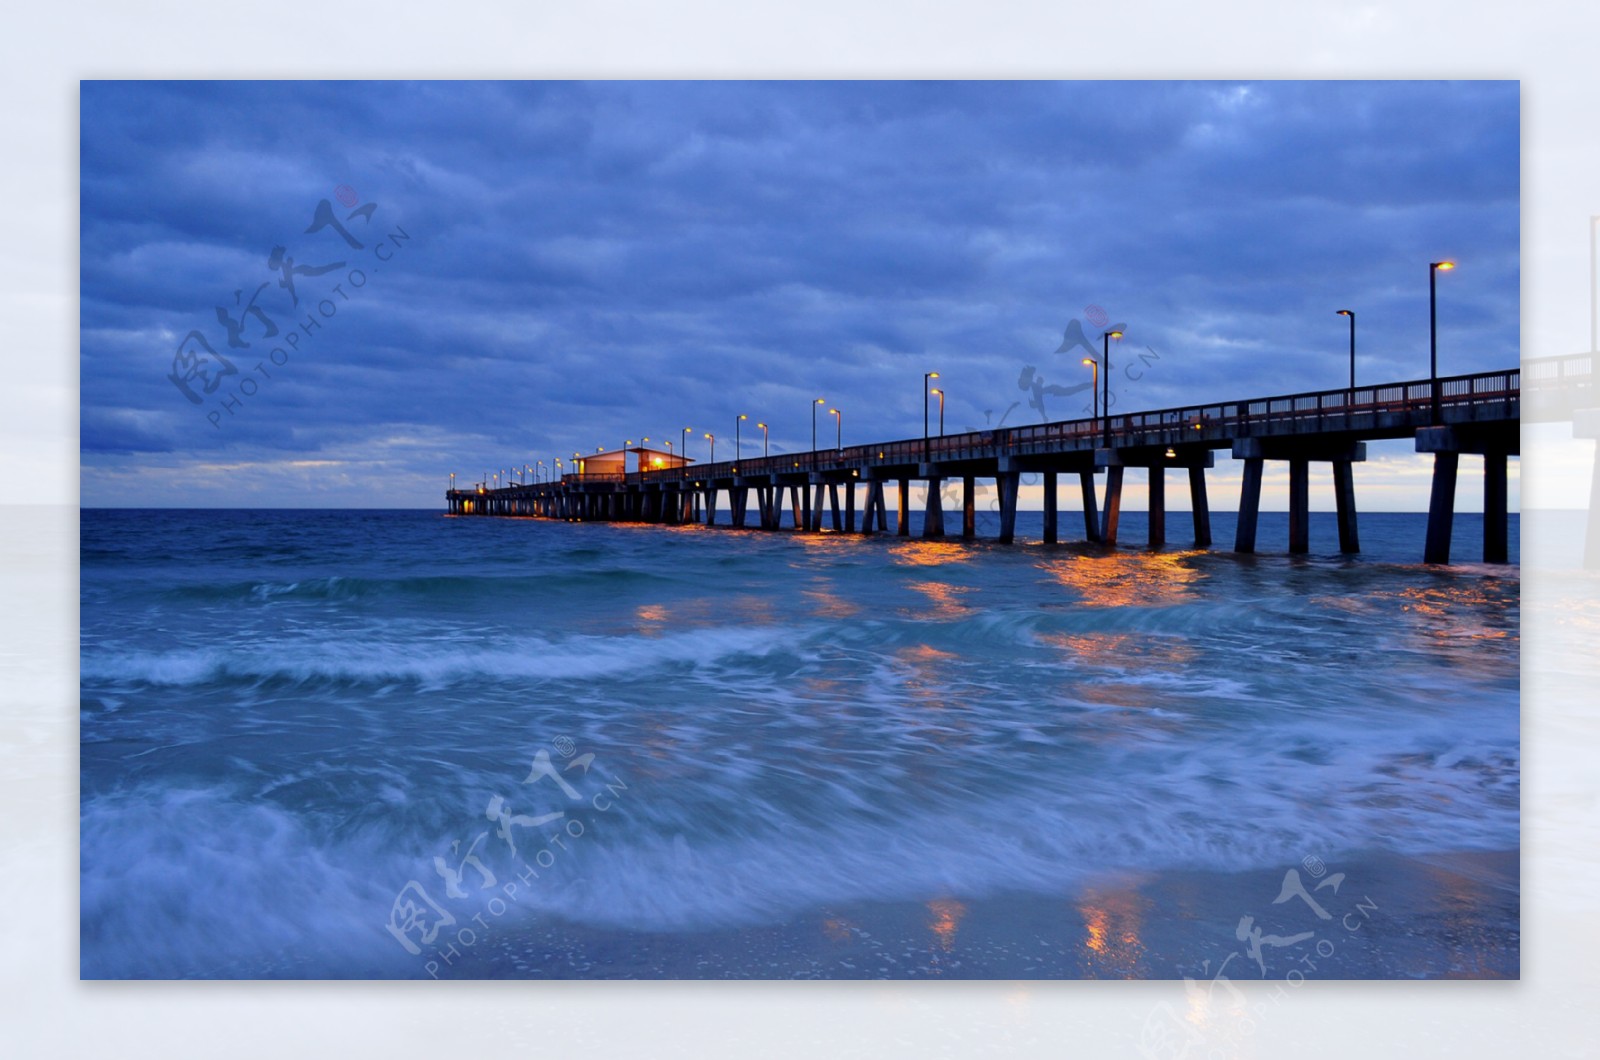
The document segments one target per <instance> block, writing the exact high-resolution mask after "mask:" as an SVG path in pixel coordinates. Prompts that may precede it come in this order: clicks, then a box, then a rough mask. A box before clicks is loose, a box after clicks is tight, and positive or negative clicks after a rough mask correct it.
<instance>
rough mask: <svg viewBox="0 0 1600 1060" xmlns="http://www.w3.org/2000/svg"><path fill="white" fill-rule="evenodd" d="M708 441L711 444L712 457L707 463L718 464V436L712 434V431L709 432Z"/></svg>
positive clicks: (707, 434) (707, 433)
mask: <svg viewBox="0 0 1600 1060" xmlns="http://www.w3.org/2000/svg"><path fill="white" fill-rule="evenodd" d="M706 441H708V442H710V443H711V456H710V458H709V459H708V460H707V461H706V463H708V464H715V463H716V462H717V436H716V435H714V434H712V433H711V432H710V431H707V432H706Z"/></svg>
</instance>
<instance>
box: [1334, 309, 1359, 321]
mask: <svg viewBox="0 0 1600 1060" xmlns="http://www.w3.org/2000/svg"><path fill="white" fill-rule="evenodd" d="M1334 315H1335V316H1341V317H1350V318H1352V319H1354V317H1355V312H1354V311H1353V310H1349V309H1341V310H1339V311H1338V312H1337V313H1335V314H1334Z"/></svg>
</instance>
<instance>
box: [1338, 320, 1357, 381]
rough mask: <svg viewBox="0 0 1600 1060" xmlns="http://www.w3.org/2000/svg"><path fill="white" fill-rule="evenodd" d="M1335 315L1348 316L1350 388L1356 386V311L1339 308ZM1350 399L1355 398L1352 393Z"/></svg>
mask: <svg viewBox="0 0 1600 1060" xmlns="http://www.w3.org/2000/svg"><path fill="white" fill-rule="evenodd" d="M1335 315H1336V316H1341V317H1349V318H1350V389H1351V390H1352V391H1354V390H1355V388H1356V311H1355V310H1354V309H1341V310H1339V311H1338V313H1337V314H1335ZM1350 400H1351V401H1354V400H1355V396H1354V395H1353V394H1352V396H1351V398H1350Z"/></svg>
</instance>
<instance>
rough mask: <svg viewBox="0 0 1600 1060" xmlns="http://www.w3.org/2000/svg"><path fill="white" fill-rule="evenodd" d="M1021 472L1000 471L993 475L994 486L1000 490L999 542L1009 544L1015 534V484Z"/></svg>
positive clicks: (1020, 478) (1020, 476)
mask: <svg viewBox="0 0 1600 1060" xmlns="http://www.w3.org/2000/svg"><path fill="white" fill-rule="evenodd" d="M1021 480H1022V474H1021V473H1020V472H1017V471H1002V472H1000V473H999V474H997V475H996V476H995V486H997V487H998V488H999V491H1000V538H999V540H1000V543H1001V544H1002V545H1009V544H1011V542H1013V541H1014V540H1016V536H1017V486H1018V484H1019V483H1020V482H1021Z"/></svg>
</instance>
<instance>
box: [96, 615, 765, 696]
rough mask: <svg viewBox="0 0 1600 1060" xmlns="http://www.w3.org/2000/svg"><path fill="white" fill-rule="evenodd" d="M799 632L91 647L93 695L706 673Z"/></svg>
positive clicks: (281, 637)
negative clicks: (135, 689) (149, 689)
mask: <svg viewBox="0 0 1600 1060" xmlns="http://www.w3.org/2000/svg"><path fill="white" fill-rule="evenodd" d="M792 636H793V631H792V630H790V631H785V630H783V629H778V628H774V627H765V628H722V629H711V630H696V631H693V632H683V633H672V634H664V635H659V636H654V637H649V638H645V637H639V636H614V637H606V636H593V635H573V636H568V637H559V636H550V637H546V636H538V635H528V636H509V635H506V634H503V633H495V634H484V635H480V636H473V635H471V634H462V633H459V632H453V631H440V632H434V633H430V634H426V635H420V636H418V635H410V636H406V635H395V636H392V637H385V636H382V635H366V636H338V635H334V634H329V633H319V634H316V635H309V634H302V635H294V634H284V633H280V634H277V635H276V636H273V637H270V638H263V639H262V640H259V641H245V642H242V643H239V644H236V645H231V646H217V647H191V648H173V649H169V650H165V651H136V650H135V651H130V650H119V649H113V648H90V647H86V648H85V649H84V652H83V656H82V659H81V666H80V673H81V677H82V680H83V682H84V684H85V685H89V684H91V683H106V684H118V683H125V682H138V683H141V684H148V685H163V686H195V685H206V684H212V683H219V682H226V683H236V682H239V681H248V682H257V681H270V680H287V681H291V682H301V681H312V680H332V681H350V682H362V683H370V682H390V681H397V680H398V681H416V682H420V683H421V684H423V685H425V686H430V687H436V686H440V685H446V684H451V683H454V682H457V681H463V680H469V679H470V680H480V679H483V678H485V677H492V678H494V679H496V680H505V679H530V678H531V679H546V680H566V679H571V678H582V677H596V676H601V675H607V674H621V673H626V672H630V671H638V670H648V669H651V668H654V667H661V666H674V665H690V666H699V665H706V664H709V663H713V662H717V661H721V660H726V659H729V658H732V657H737V656H762V655H766V654H769V653H772V652H777V651H782V650H785V649H786V648H787V647H788V646H789V644H790V639H791V637H792Z"/></svg>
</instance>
